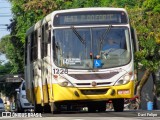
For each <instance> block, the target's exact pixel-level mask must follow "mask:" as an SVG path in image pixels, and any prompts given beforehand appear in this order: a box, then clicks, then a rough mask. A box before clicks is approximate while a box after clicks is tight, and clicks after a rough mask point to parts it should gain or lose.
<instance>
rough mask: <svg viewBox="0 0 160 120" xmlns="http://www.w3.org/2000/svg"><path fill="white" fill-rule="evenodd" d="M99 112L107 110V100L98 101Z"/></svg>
mask: <svg viewBox="0 0 160 120" xmlns="http://www.w3.org/2000/svg"><path fill="white" fill-rule="evenodd" d="M97 107H98V112H105V111H106V101H102V102H99V103H98V106H97Z"/></svg>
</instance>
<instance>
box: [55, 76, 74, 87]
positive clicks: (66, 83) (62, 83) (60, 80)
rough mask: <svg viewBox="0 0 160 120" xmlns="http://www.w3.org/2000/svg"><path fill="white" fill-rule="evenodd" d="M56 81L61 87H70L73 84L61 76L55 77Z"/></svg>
mask: <svg viewBox="0 0 160 120" xmlns="http://www.w3.org/2000/svg"><path fill="white" fill-rule="evenodd" d="M57 82H58V84H59V85H60V86H62V87H72V86H73V84H72V83H71V82H69V81H68V80H67V79H65V78H63V77H59V78H58V79H57Z"/></svg>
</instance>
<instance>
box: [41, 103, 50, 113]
mask: <svg viewBox="0 0 160 120" xmlns="http://www.w3.org/2000/svg"><path fill="white" fill-rule="evenodd" d="M43 108H44V113H51V107H50V105H48V104H47V105H44V107H43Z"/></svg>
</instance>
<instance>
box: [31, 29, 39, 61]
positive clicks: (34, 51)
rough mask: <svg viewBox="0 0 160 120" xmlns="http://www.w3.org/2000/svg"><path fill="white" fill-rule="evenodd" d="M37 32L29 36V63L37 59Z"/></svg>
mask: <svg viewBox="0 0 160 120" xmlns="http://www.w3.org/2000/svg"><path fill="white" fill-rule="evenodd" d="M37 52H38V45H37V31H34V32H33V33H32V34H31V62H33V61H35V60H36V59H37V58H38V55H37Z"/></svg>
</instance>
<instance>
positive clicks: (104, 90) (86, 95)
mask: <svg viewBox="0 0 160 120" xmlns="http://www.w3.org/2000/svg"><path fill="white" fill-rule="evenodd" d="M52 90H53V95H52V97H51V102H58V101H66V100H67V101H68V100H108V99H116V98H132V97H133V95H134V81H130V82H129V83H128V84H125V85H120V86H107V87H92V88H89V87H88V88H75V87H61V86H60V85H58V84H53V85H52Z"/></svg>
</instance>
